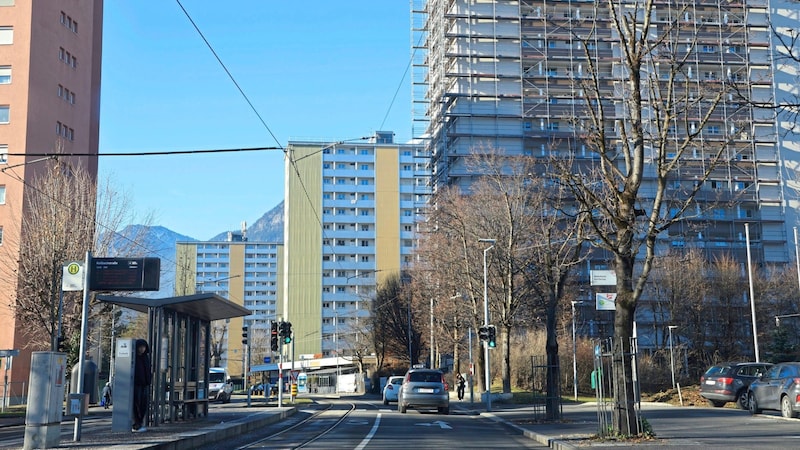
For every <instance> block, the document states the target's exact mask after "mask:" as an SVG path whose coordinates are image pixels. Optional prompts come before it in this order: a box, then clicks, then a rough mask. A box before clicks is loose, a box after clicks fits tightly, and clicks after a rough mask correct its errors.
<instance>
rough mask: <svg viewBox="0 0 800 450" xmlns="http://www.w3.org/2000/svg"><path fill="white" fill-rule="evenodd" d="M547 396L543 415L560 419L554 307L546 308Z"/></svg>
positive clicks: (552, 418)
mask: <svg viewBox="0 0 800 450" xmlns="http://www.w3.org/2000/svg"><path fill="white" fill-rule="evenodd" d="M546 328H547V343H546V344H545V349H546V352H547V386H546V390H547V398H546V402H545V416H546V417H547V419H549V420H558V419H561V408H560V406H561V392H560V385H559V381H560V375H561V366H560V362H559V360H558V336H557V335H556V308H555V307H548V308H547V323H546Z"/></svg>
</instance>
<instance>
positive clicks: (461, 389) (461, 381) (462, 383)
mask: <svg viewBox="0 0 800 450" xmlns="http://www.w3.org/2000/svg"><path fill="white" fill-rule="evenodd" d="M466 384H467V380H465V379H464V376H463V375H461V373H459V374H458V375H456V385H457V386H458V399H459V400H464V386H465V385H466Z"/></svg>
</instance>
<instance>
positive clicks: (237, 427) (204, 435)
mask: <svg viewBox="0 0 800 450" xmlns="http://www.w3.org/2000/svg"><path fill="white" fill-rule="evenodd" d="M296 412H297V407H294V406H293V407H291V408H287V409H285V410H281V412H280V413H279V414H269V415H267V416H265V417H255V418H253V419H250V418H249V417H248V418H247V420H245V421H242V422H238V423H237V422H230V423H220V424H216V425H211V426H209V427H208V428H205V429H204V430H203V431H187V432H184V433H180V434H179V435H178V438H177V439H176V440H172V441H168V442H159V443H155V444H153V445H148V446H143V447H139V448H141V449H159V450H190V449H194V448H198V447H202V446H204V445H209V444H214V443H216V442H219V441H223V440H226V439H230V438H232V437H235V436H238V435H242V434H246V433H250V432H252V431H254V430H256V429H258V428H261V427H264V426H266V425H271V424H273V423H275V422H279V421H281V420H284V419H286V418H287V417H289V416H292V415H294V414H295V413H296Z"/></svg>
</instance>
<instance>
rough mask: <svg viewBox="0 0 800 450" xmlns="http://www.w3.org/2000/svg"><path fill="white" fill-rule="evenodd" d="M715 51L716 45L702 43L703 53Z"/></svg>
mask: <svg viewBox="0 0 800 450" xmlns="http://www.w3.org/2000/svg"><path fill="white" fill-rule="evenodd" d="M716 51H717V47H716V46H714V45H704V46H703V53H715V52H716Z"/></svg>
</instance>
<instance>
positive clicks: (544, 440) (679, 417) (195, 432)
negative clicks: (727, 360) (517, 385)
mask: <svg viewBox="0 0 800 450" xmlns="http://www.w3.org/2000/svg"><path fill="white" fill-rule="evenodd" d="M362 398H363V399H364V400H373V399H374V400H376V403H377V402H379V401H380V398H379V397H377V396H372V395H366V396H363V397H362ZM450 406H451V414H474V415H480V416H482V417H486V418H488V419H490V420H494V421H497V422H501V423H503V424H505V425H507V426H508V427H510V428H512V429H515V430H516V431H518V432H519V433H521V434H523V435H525V436H526V437H528V438H530V439H534V440H536V441H537V442H539V443H541V444H544V445H547V446H549V447H550V448H555V449H573V448H581V447H587V446H609V445H613V446H614V447H615V448H626V447H629V448H633V447H637V446H641V445H647V446H650V447H654V448H661V447H664V448H666V447H672V448H674V447H685V446H692V445H695V446H699V445H702V444H700V443H699V440H698V439H700V437H701V436H704V434H703V433H704V431H703V430H702V427H700V426H699V425H700V424H701V423H702V422H701V419H700V417H706V416H707V415H708V414H709V413H714V414H719V417H722V418H723V419H726V418H727V419H728V420H730V423H731V424H732V425H731V427H733V428H735V427H737V426H738V424H740V423H742V422H743V420H749V419H750V416H749V413H747V412H746V411H739V410H734V409H731V408H698V407H686V408H682V407H675V406H671V405H668V404H663V403H642V406H641V410H642V416H643V417H645V419H647V421H648V422H649V423H650V425H651V426H652V427H653V429H654V430H656V438H655V439H651V440H647V441H620V442H613V441H609V440H600V439H597V438H596V437H597V435H598V431H599V428H598V427H599V417H600V415H598V408H597V405H596V404H595V403H575V404H565V405H564V406H563V408H562V418H561V419H560V420H552V421H548V420H544V419H543V418H542V415H543V411H542V409H541V408H536V407H533V406H530V405H511V404H504V403H501V402H498V401H494V402H493V404H492V410H491V411H490V412H487V411H486V408H485V405H484V404H482V403H477V402H476V403H470V402H469V401H467V400H466V399H465V400H463V401H459V400H458V399H456V398H453V400H452V401H451V405H450ZM703 410H705V411H703ZM110 411H111V410H106V409H103V408H100V407H97V408H91V409H90V413H89V416H87V417H86V418H85V419H84V422H83V427H82V433H81V440H80V441H77V442H76V441H73V440H72V439H67V438H65V435H66V434H67V432H68V431H71V430H72V428H71V423H72V422H71V421H67V420H65V422H63V423H62V439H61V442H60V447H59V448H69V449H97V448H109V449H115V450H133V449H170V450H180V449H191V448H197V447H200V446H208V445H211V444H213V443H214V442H218V441H220V440H224V439H228V438H230V437H232V436H237V435H241V434H246V433H248V432H250V431H253V430H255V429H258V428H262V427H264V426H265V425H268V424H271V423H275V422H278V421H281V420H283V419H285V418H287V417H289V416H290V415H292V414H294V413H295V412H296V411H297V410H296V408H295V407H283V408H277V407H276V406H275V405H274V403H273V404H272V405H269V404H264V403H258V402H254V403H253V404H252V406H251V407H247V406H246V405H245V404H244V403H237V402H234V403H230V404H227V405H224V406H223V407H219V408H214V409H212V410H211V412H210V414H209V416H208V417H206V418H202V419H197V420H191V421H186V422H176V423H165V424H162V425H160V426H158V427H149V428H148V431H147V432H144V433H131V432H112V431H111V424H110V420H105V421H102V420H93V419H98V418H103V417H107V418H110V414H111V412H110ZM693 415H697V417H698V418H697V419H696V420H692V419H693ZM774 419H775V418H774V417H773V418H769V419H768V418H756V419H755V420H764V421H767V420H770V421H774ZM778 419H780V418H778ZM687 423H688V426H687ZM12 424H16V425H20V424H24V418H19V419H3V420H0V427H3V426H4V425H5V426H9V425H12ZM693 427H694V428H697V430H696V434H695V435H693V434H692V428H693ZM759 428H764V425H760V426H759ZM706 434H707V433H706ZM70 437H71V435H70ZM795 442H796V441H795ZM0 448H21V445H17V446H14V445H12V446H9V445H4V444H3V443H0ZM729 448H730V447H729ZM742 448H747V447H742Z"/></svg>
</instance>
